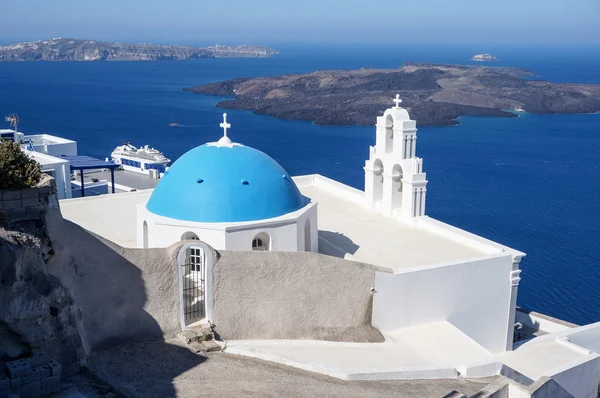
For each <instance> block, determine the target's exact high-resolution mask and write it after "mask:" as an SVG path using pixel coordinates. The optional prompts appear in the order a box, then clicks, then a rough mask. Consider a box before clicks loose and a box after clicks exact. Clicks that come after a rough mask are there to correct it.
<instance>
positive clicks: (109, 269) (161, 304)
mask: <svg viewBox="0 0 600 398" xmlns="http://www.w3.org/2000/svg"><path fill="white" fill-rule="evenodd" d="M46 222H47V230H48V236H49V238H50V240H51V241H52V243H53V247H54V249H55V254H54V256H52V258H51V259H49V260H48V263H47V268H48V272H50V273H51V274H52V275H54V276H55V277H56V278H58V279H59V280H60V281H61V283H62V284H63V285H64V286H65V287H66V288H67V289H68V290H69V292H70V294H71V296H72V297H73V304H74V305H73V307H74V308H73V310H74V311H75V312H76V314H77V327H78V330H79V334H80V336H81V339H82V342H83V346H84V348H85V351H86V352H87V353H88V354H89V353H91V352H92V351H93V350H95V349H98V348H103V347H109V346H112V345H116V344H120V343H126V342H132V341H148V340H161V339H164V338H171V337H174V336H175V335H176V334H177V333H178V332H179V331H180V330H181V328H180V324H179V293H178V292H179V291H178V279H177V259H176V256H177V251H176V248H166V249H126V248H123V247H120V246H118V245H116V244H114V243H112V242H109V241H107V240H105V239H103V238H101V237H100V236H97V235H95V234H93V233H91V232H89V231H87V230H85V229H84V228H82V227H80V226H79V225H76V224H74V223H72V222H70V221H68V220H65V219H63V218H62V216H61V215H60V212H59V209H53V208H49V209H48V212H47V214H46ZM115 228H119V226H118V225H115Z"/></svg>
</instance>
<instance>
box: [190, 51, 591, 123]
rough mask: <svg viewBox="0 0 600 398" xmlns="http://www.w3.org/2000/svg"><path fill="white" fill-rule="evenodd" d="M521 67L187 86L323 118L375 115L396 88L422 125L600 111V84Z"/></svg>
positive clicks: (235, 104) (244, 105)
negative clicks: (543, 77)
mask: <svg viewBox="0 0 600 398" xmlns="http://www.w3.org/2000/svg"><path fill="white" fill-rule="evenodd" d="M532 76H533V74H532V73H531V72H530V71H528V70H525V69H520V68H503V67H487V66H470V65H437V64H428V63H407V64H405V65H404V66H403V67H401V68H399V69H360V70H353V71H345V70H329V71H317V72H312V73H305V74H295V75H284V76H274V77H255V78H239V79H233V80H227V81H222V82H218V83H211V84H204V85H201V86H196V87H189V88H184V90H185V91H190V92H194V93H198V94H208V95H215V96H232V97H234V98H233V99H229V100H225V101H222V102H219V103H218V106H219V107H222V108H230V109H244V110H251V111H254V112H255V113H260V114H266V115H271V116H275V117H278V118H282V119H291V120H307V121H313V122H314V123H316V124H321V125H356V124H358V125H365V126H370V125H373V124H374V123H375V120H374V119H373V115H377V114H379V115H381V114H382V113H383V111H384V110H385V109H386V108H388V107H389V106H390V104H392V98H393V96H395V95H396V94H397V93H399V94H400V96H401V98H402V99H403V102H402V106H403V107H405V108H407V109H408V110H409V111H410V114H411V116H413V118H414V119H415V120H416V121H417V123H418V124H419V125H422V126H444V125H452V124H457V123H458V121H457V118H458V117H460V116H464V115H475V116H500V117H516V116H517V115H518V113H519V112H523V111H525V112H531V113H538V114H552V113H595V112H598V111H600V85H592V84H564V83H550V82H547V81H539V80H529V79H526V78H528V77H532Z"/></svg>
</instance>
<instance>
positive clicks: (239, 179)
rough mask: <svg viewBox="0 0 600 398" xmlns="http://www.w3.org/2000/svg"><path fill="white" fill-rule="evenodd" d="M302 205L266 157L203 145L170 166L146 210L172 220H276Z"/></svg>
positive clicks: (280, 170)
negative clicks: (274, 218)
mask: <svg viewBox="0 0 600 398" xmlns="http://www.w3.org/2000/svg"><path fill="white" fill-rule="evenodd" d="M307 203H308V199H307V198H305V197H304V196H302V195H301V194H300V191H299V190H298V187H297V186H296V184H295V183H294V181H293V180H292V178H291V177H290V176H289V174H288V173H287V172H286V171H285V170H284V169H283V167H281V166H280V165H279V163H277V162H276V161H275V160H273V159H272V158H271V157H270V156H268V155H266V154H265V153H263V152H261V151H259V150H256V149H254V148H250V147H247V146H242V145H237V144H235V145H233V146H215V145H212V144H209V145H202V146H199V147H196V148H194V149H192V150H190V151H188V152H186V153H185V154H184V155H183V156H181V157H180V158H179V159H178V160H177V161H176V162H175V163H173V165H172V166H171V167H170V168H169V170H167V172H166V173H165V175H164V177H163V178H162V179H161V180H160V181H159V182H158V185H157V186H156V188H155V189H154V192H153V193H152V196H150V200H149V201H148V204H147V205H146V208H147V209H148V210H149V211H151V212H152V213H154V214H157V215H159V216H164V217H170V218H174V219H177V220H185V221H198V222H240V221H255V220H263V219H266V218H272V217H278V216H281V215H284V214H287V213H290V212H293V211H296V210H298V209H301V208H302V207H304V206H305V205H306V204H307Z"/></svg>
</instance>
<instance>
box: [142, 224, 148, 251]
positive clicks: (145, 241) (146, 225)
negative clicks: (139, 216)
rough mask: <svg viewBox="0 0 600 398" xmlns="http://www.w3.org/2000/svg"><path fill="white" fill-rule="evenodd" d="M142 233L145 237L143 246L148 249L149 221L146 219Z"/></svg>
mask: <svg viewBox="0 0 600 398" xmlns="http://www.w3.org/2000/svg"><path fill="white" fill-rule="evenodd" d="M142 230H143V231H142V235H143V237H144V241H143V246H142V247H143V248H144V249H147V248H148V223H147V222H146V221H144V225H143V226H142Z"/></svg>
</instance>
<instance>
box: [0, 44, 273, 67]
mask: <svg viewBox="0 0 600 398" xmlns="http://www.w3.org/2000/svg"><path fill="white" fill-rule="evenodd" d="M276 54H279V53H278V52H277V51H275V50H273V49H272V48H268V47H264V46H253V45H247V44H244V45H241V46H220V45H216V46H211V47H206V48H201V47H190V46H176V45H158V44H145V43H140V44H121V43H109V42H102V41H96V40H76V39H52V40H46V41H35V42H26V43H17V44H11V45H8V46H0V61H5V62H7V61H156V60H186V59H202V58H224V57H231V58H245V57H270V56H272V55H276Z"/></svg>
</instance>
